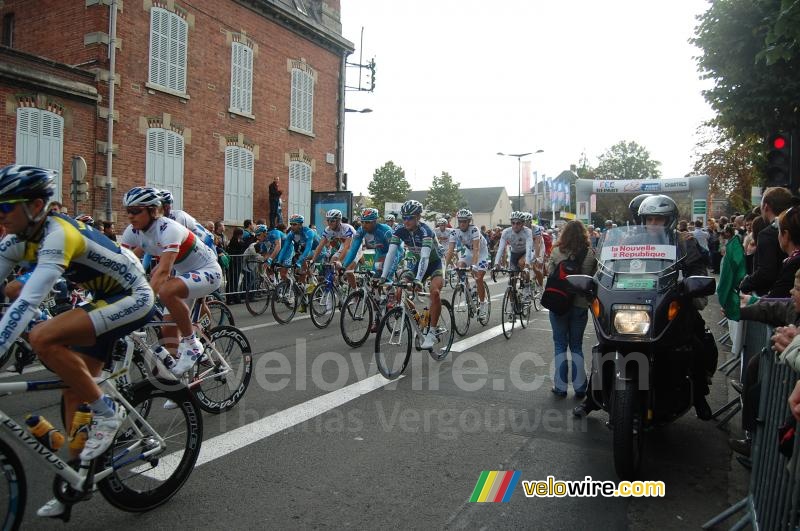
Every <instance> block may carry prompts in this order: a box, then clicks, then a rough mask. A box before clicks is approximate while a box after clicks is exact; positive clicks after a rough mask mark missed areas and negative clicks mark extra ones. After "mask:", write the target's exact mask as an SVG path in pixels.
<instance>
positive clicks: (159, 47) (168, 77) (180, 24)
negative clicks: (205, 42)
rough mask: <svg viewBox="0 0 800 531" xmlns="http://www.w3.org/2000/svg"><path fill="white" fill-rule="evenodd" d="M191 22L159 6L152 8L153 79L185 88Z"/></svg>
mask: <svg viewBox="0 0 800 531" xmlns="http://www.w3.org/2000/svg"><path fill="white" fill-rule="evenodd" d="M188 31H189V30H188V26H187V24H186V21H185V20H183V19H182V18H181V17H180V16H178V15H177V14H175V13H172V12H170V11H167V10H165V9H162V8H160V7H154V8H152V9H151V10H150V75H149V81H150V83H154V84H156V85H161V86H162V87H165V88H169V89H172V90H175V91H177V92H182V93H185V92H186V61H187V49H188V46H189V44H188Z"/></svg>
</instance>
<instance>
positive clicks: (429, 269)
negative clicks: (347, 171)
mask: <svg viewBox="0 0 800 531" xmlns="http://www.w3.org/2000/svg"><path fill="white" fill-rule="evenodd" d="M422 210H423V207H422V203H420V202H419V201H414V200H413V199H411V200H408V201H406V202H405V203H403V207H402V208H401V209H400V214H401V215H402V216H403V226H401V227H398V228H397V230H395V231H394V234H393V235H392V239H391V244H390V245H389V252H388V254H387V256H386V260H388V261H389V263H392V261H393V260H394V257H395V255H396V254H397V252H398V248H399V247H400V244H401V243H402V244H404V245H405V247H406V250H407V251H409V252H411V253H413V254H414V256H415V257H416V258H417V260H416V273H415V272H414V271H406V272H405V273H403V276H402V277H401V279H402V280H406V281H409V282H410V281H412V280H413V282H414V285H415V287H416V288H417V289H418V290H420V289H422V286H423V282H424V281H425V280H426V279H428V278H430V279H431V292H430V293H431V295H430V297H431V306H430V311H431V320H430V322H431V323H438V322H439V315H440V314H441V313H442V300H441V298H440V292H441V290H442V285H443V283H444V279H443V278H442V259H441V257H440V256H439V251H438V249H437V247H438V242H437V240H436V236H435V235H434V234H433V230H432V229H431V228H430V227H429V226H428V225H426V224H425V223H423V222H422V221H420V217H421V216H422ZM388 276H389V268H385V269H384V270H383V274H382V275H381V279H382V280H384V281H385V280H386V279H387V277H388ZM436 341H437V339H436V332H435V330H433V327H431V329H429V330H428V333H427V334H425V337H424V339H423V341H422V344H421V345H420V348H425V349H429V348H432V347H433V346H434V345H435V344H436Z"/></svg>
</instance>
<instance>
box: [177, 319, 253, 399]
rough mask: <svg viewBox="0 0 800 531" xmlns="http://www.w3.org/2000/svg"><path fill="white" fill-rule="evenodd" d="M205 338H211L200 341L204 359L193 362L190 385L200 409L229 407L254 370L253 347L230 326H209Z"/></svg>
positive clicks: (239, 331) (242, 335)
mask: <svg viewBox="0 0 800 531" xmlns="http://www.w3.org/2000/svg"><path fill="white" fill-rule="evenodd" d="M208 339H209V341H210V342H209V343H208V344H204V345H203V346H204V347H205V352H204V355H203V359H201V360H200V361H198V362H197V364H196V365H195V366H194V369H193V372H192V378H191V379H190V383H189V389H191V390H192V392H193V393H194V395H195V396H196V397H197V402H198V403H199V404H200V408H201V409H202V410H203V411H207V412H209V413H215V414H216V413H222V412H224V411H228V410H229V409H231V408H232V407H233V406H235V405H236V404H237V403H239V400H241V399H242V397H243V396H244V393H245V391H247V386H248V385H250V377H251V376H252V374H253V351H252V349H251V348H250V341H248V339H247V336H245V335H244V334H243V333H242V331H241V330H239V329H238V328H236V327H233V326H218V327H216V328H214V329H212V330H211V332H209V334H208ZM223 360H224V362H223ZM226 364H227V365H228V367H225V365H226Z"/></svg>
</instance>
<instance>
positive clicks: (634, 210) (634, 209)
mask: <svg viewBox="0 0 800 531" xmlns="http://www.w3.org/2000/svg"><path fill="white" fill-rule="evenodd" d="M651 195H653V194H639V195H637V196H636V197H634V198H633V199H631V202H630V203H629V204H628V211H629V212H630V213H631V217H632V218H633V223H634V224H635V225H638V224H639V223H641V222H640V221H639V207H640V206H641V204H642V201H644V200H645V199H647V198H648V197H650V196H651Z"/></svg>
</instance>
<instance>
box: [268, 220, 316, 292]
mask: <svg viewBox="0 0 800 531" xmlns="http://www.w3.org/2000/svg"><path fill="white" fill-rule="evenodd" d="M305 221H306V220H305V218H304V217H303V216H301V215H300V214H294V215H292V216H291V217H290V218H289V233H288V235H287V238H286V241H284V242H283V245H282V247H281V252H280V253H279V254H278V257H277V259H276V261H277V262H278V263H279V264H280V265H282V266H284V267H291V265H292V262H293V261H294V264H295V267H297V268H298V269H300V272H299V273H298V276H297V277H298V280H299V281H300V282H305V276H306V265H305V263H306V260H308V258H309V256H311V253H312V252H313V251H314V250H315V249H316V248H317V247H318V246H319V242H320V238H319V234H317V232H316V231H315V230H314V229H312V228H310V227H306V226H304V225H303V224H304V223H305ZM323 256H327V255H326V254H324V253H323ZM281 278H282V279H286V271H285V270H283V271H281Z"/></svg>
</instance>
